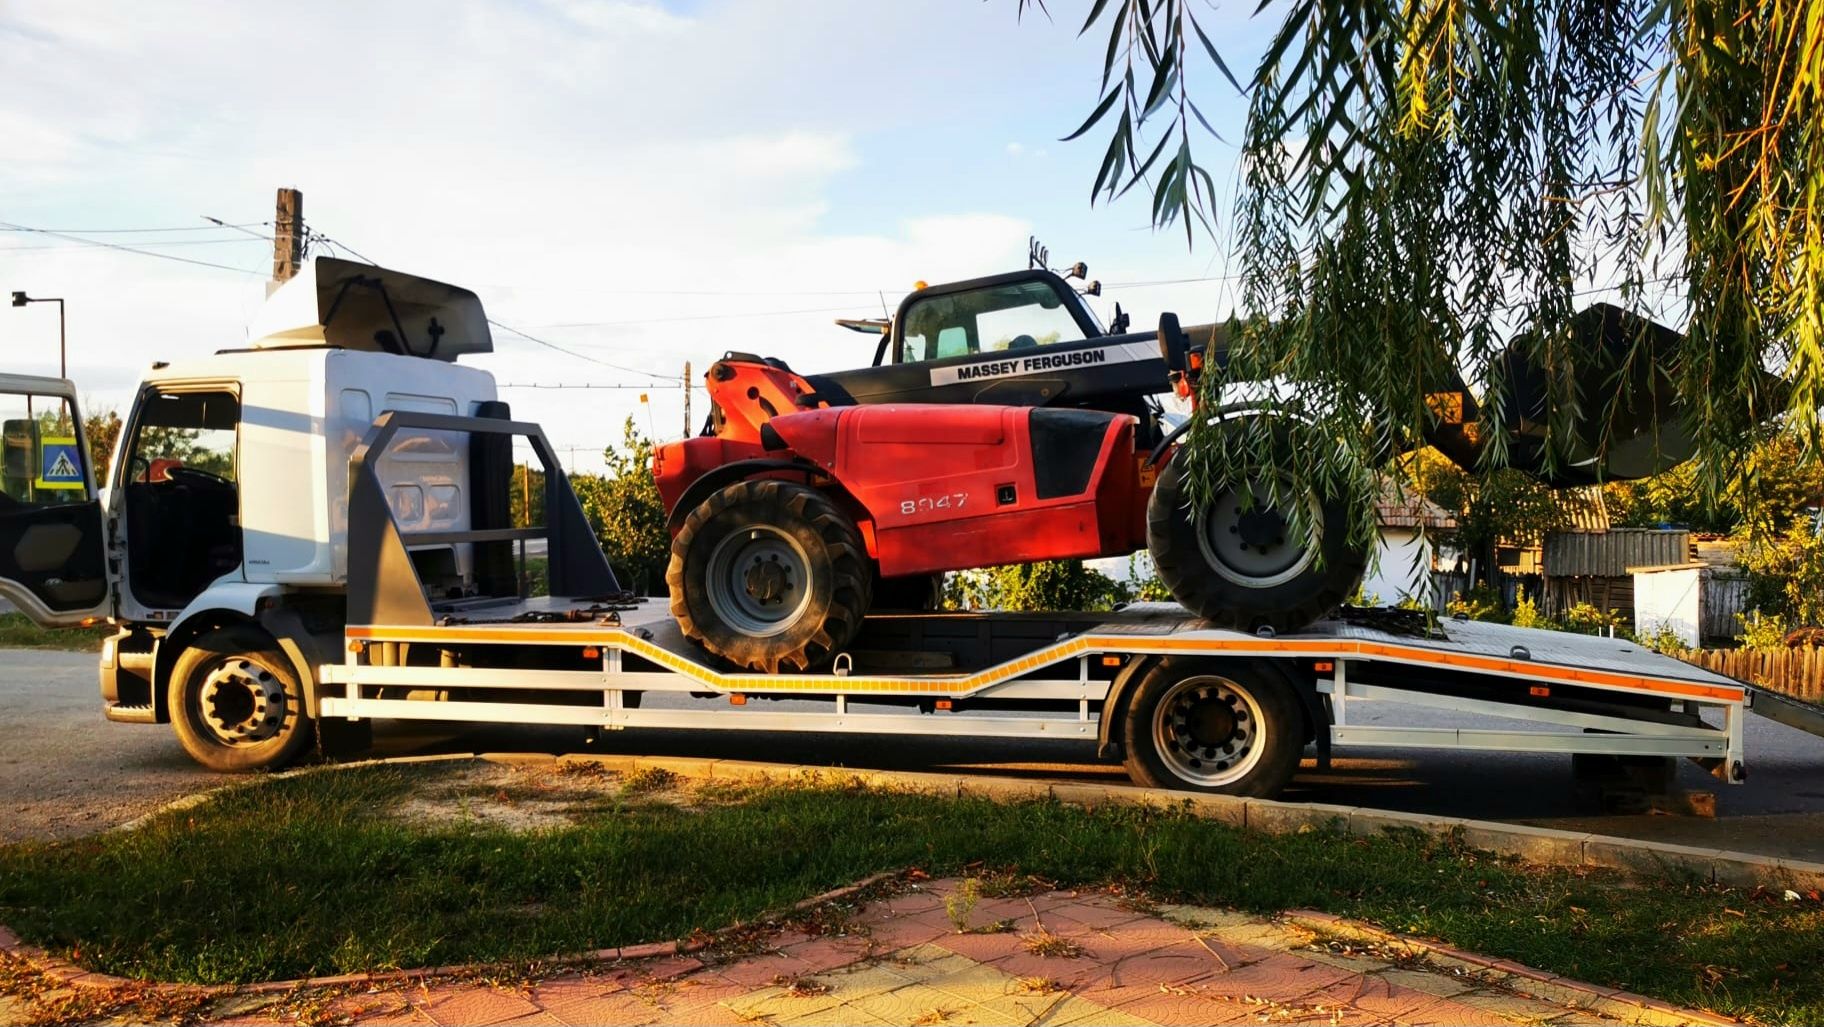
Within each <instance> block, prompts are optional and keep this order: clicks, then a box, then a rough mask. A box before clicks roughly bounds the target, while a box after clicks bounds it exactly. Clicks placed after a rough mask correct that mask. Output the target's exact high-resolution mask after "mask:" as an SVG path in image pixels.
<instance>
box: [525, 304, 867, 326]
mask: <svg viewBox="0 0 1824 1027" xmlns="http://www.w3.org/2000/svg"><path fill="white" fill-rule="evenodd" d="M852 309H854V308H853V307H852V306H845V307H811V308H808V309H805V310H757V311H751V312H748V313H737V314H685V315H682V316H679V317H649V318H642V319H639V320H635V321H572V322H569V323H566V324H548V325H538V326H537V327H539V328H625V327H630V326H633V325H649V324H670V323H673V322H678V321H726V320H728V319H730V318H740V317H787V316H789V315H792V314H838V313H841V312H843V311H845V310H852Z"/></svg>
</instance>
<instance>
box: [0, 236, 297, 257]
mask: <svg viewBox="0 0 1824 1027" xmlns="http://www.w3.org/2000/svg"><path fill="white" fill-rule="evenodd" d="M258 241H265V242H271V241H272V237H271V236H269V235H256V236H254V237H253V238H251V239H170V240H166V241H163V242H142V243H140V244H139V245H141V246H219V245H221V244H223V243H242V244H244V243H250V242H258ZM89 245H92V244H90V243H82V244H77V243H71V244H69V245H61V246H60V245H55V244H49V243H47V244H45V245H42V246H31V245H28V246H0V253H22V252H24V251H26V250H80V249H85V248H86V247H88V246H89Z"/></svg>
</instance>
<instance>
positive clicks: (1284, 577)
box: [1197, 487, 1324, 588]
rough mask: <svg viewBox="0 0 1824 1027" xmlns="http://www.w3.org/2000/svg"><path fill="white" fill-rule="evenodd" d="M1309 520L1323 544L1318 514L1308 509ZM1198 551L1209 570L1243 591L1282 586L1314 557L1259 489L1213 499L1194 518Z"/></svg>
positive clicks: (1313, 508) (1315, 507)
mask: <svg viewBox="0 0 1824 1027" xmlns="http://www.w3.org/2000/svg"><path fill="white" fill-rule="evenodd" d="M1244 495H1245V498H1244ZM1309 515H1310V516H1311V517H1313V518H1315V519H1316V521H1317V523H1316V524H1315V525H1313V527H1314V528H1315V529H1316V531H1317V535H1318V537H1320V538H1321V537H1322V534H1323V528H1324V525H1323V512H1322V508H1321V507H1319V506H1318V505H1317V504H1316V503H1312V505H1311V509H1310V511H1309ZM1197 546H1198V548H1199V549H1201V550H1202V552H1203V558H1204V560H1205V561H1206V562H1207V563H1208V565H1209V567H1210V569H1211V570H1213V571H1215V572H1216V573H1217V574H1219V575H1221V576H1222V577H1223V578H1225V579H1227V580H1229V581H1232V582H1234V583H1235V584H1237V585H1241V586H1242V587H1244V588H1272V587H1274V586H1276V585H1282V584H1285V583H1286V582H1288V581H1291V580H1292V579H1294V578H1296V577H1298V576H1299V575H1300V574H1302V573H1304V571H1305V569H1306V568H1307V567H1309V566H1311V563H1312V560H1313V559H1314V558H1315V556H1316V552H1315V549H1314V547H1312V546H1309V545H1306V544H1305V540H1304V538H1303V537H1302V536H1295V535H1294V533H1293V532H1292V529H1291V525H1290V524H1289V523H1288V521H1287V519H1286V516H1285V515H1284V514H1282V513H1281V512H1280V511H1279V510H1278V509H1277V508H1276V507H1274V506H1273V505H1272V503H1271V497H1270V496H1269V495H1268V494H1267V490H1266V489H1264V488H1259V487H1257V488H1254V489H1252V490H1250V492H1249V493H1246V494H1244V493H1243V492H1242V491H1241V490H1239V489H1230V490H1229V491H1227V492H1225V493H1223V494H1222V495H1220V496H1218V497H1216V501H1215V502H1213V503H1211V504H1210V506H1209V508H1208V509H1207V510H1205V511H1204V512H1203V514H1202V515H1201V516H1200V517H1199V518H1198V523H1197Z"/></svg>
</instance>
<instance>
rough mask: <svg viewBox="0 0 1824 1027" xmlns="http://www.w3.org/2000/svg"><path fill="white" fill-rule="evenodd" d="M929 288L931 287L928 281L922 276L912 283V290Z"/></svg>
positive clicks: (920, 290)
mask: <svg viewBox="0 0 1824 1027" xmlns="http://www.w3.org/2000/svg"><path fill="white" fill-rule="evenodd" d="M929 288H931V285H930V283H928V282H926V281H925V280H924V279H923V278H920V279H919V280H918V281H916V282H913V283H912V291H913V292H924V291H925V290H926V289H929Z"/></svg>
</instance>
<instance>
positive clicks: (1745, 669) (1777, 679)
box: [1683, 646, 1824, 703]
mask: <svg viewBox="0 0 1824 1027" xmlns="http://www.w3.org/2000/svg"><path fill="white" fill-rule="evenodd" d="M1683 658H1684V659H1685V660H1686V661H1687V662H1690V663H1695V664H1697V665H1698V666H1700V667H1703V668H1704V669H1706V670H1713V671H1716V672H1717V673H1718V674H1727V675H1729V676H1730V677H1732V678H1739V679H1740V680H1743V681H1747V682H1750V683H1752V684H1756V685H1760V686H1762V687H1764V688H1767V689H1769V690H1770V691H1774V692H1779V693H1781V694H1782V695H1790V696H1792V697H1793V698H1794V699H1803V700H1805V701H1806V702H1814V703H1815V702H1824V649H1815V648H1812V647H1811V646H1803V647H1800V648H1797V649H1782V650H1780V651H1779V652H1771V653H1767V652H1750V651H1748V650H1746V649H1692V650H1690V651H1689V652H1687V653H1685V655H1684V657H1683Z"/></svg>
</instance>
